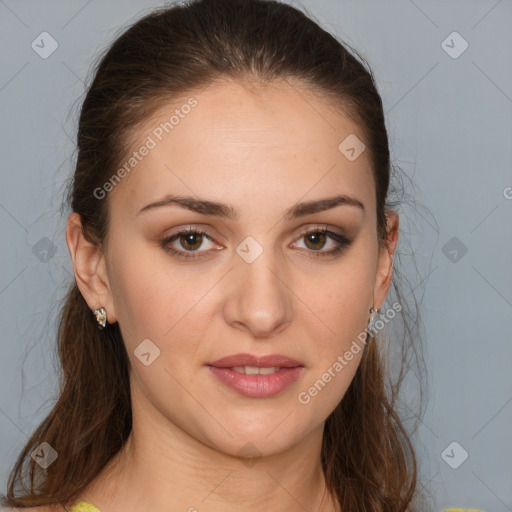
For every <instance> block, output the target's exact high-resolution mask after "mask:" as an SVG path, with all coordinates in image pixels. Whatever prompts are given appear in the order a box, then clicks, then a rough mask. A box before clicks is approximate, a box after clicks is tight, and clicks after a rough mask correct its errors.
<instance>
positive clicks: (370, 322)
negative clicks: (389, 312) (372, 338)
mask: <svg viewBox="0 0 512 512" xmlns="http://www.w3.org/2000/svg"><path fill="white" fill-rule="evenodd" d="M378 312H379V310H378V309H375V308H374V307H371V308H370V311H369V313H370V318H369V319H368V327H367V330H368V331H371V330H372V329H373V328H374V325H373V323H374V320H375V316H376V313H378Z"/></svg>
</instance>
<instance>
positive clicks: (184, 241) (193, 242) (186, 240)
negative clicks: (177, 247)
mask: <svg viewBox="0 0 512 512" xmlns="http://www.w3.org/2000/svg"><path fill="white" fill-rule="evenodd" d="M179 241H180V243H181V246H182V247H183V248H184V249H187V250H192V251H194V250H196V249H199V247H201V244H202V243H203V234H202V233H197V232H193V233H186V234H182V235H179Z"/></svg>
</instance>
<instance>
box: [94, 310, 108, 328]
mask: <svg viewBox="0 0 512 512" xmlns="http://www.w3.org/2000/svg"><path fill="white" fill-rule="evenodd" d="M92 312H93V313H94V316H95V317H96V322H97V323H98V327H99V328H100V329H104V328H105V326H106V325H107V312H106V311H105V308H99V309H93V310H92Z"/></svg>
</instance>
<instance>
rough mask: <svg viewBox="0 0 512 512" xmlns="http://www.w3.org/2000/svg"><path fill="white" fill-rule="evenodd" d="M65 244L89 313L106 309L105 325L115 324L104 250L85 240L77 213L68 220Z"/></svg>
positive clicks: (72, 214)
mask: <svg viewBox="0 0 512 512" xmlns="http://www.w3.org/2000/svg"><path fill="white" fill-rule="evenodd" d="M66 243H67V245H68V249H69V254H70V255H71V259H72V261H73V268H74V271H75V280H76V284H77V286H78V288H79V290H80V293H81V294H82V296H83V298H84V299H85V301H86V302H87V305H88V306H89V308H90V309H91V310H92V309H98V308H100V307H103V308H105V310H106V311H107V322H108V323H110V324H111V323H114V322H115V321H116V314H115V310H114V303H113V300H112V293H111V290H110V283H109V280H108V276H107V269H106V264H105V255H104V253H103V248H102V246H101V245H98V244H95V243H93V242H90V241H89V240H87V239H86V238H85V235H84V232H83V229H82V221H81V218H80V215H79V214H78V213H76V212H73V213H71V215H70V216H69V218H68V223H67V227H66Z"/></svg>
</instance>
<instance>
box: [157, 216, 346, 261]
mask: <svg viewBox="0 0 512 512" xmlns="http://www.w3.org/2000/svg"><path fill="white" fill-rule="evenodd" d="M335 230H340V231H341V232H338V231H335ZM188 233H193V234H200V235H202V236H204V237H205V238H207V239H208V240H210V242H212V243H217V240H216V239H215V237H213V236H212V235H210V234H209V233H208V231H206V230H204V229H203V228H200V227H195V226H191V225H189V226H186V227H184V228H181V229H179V230H178V231H177V232H175V233H173V234H171V235H169V236H166V237H164V238H163V239H162V240H161V241H160V245H161V246H162V248H163V249H164V250H166V251H167V252H169V253H170V254H172V255H175V256H176V257H177V258H179V259H184V260H186V259H189V260H192V259H198V258H200V257H201V255H202V254H203V253H206V254H211V252H213V251H211V250H201V251H199V250H195V251H187V250H184V249H175V248H173V247H170V246H169V244H170V243H171V242H174V241H176V240H177V239H179V237H180V236H182V235H187V234H188ZM310 233H325V234H326V236H327V238H328V239H329V240H331V241H333V242H334V243H335V244H336V247H335V248H334V249H330V250H327V251H326V250H322V249H320V250H317V251H315V250H313V249H307V248H306V249H303V248H300V252H302V253H308V256H310V257H322V256H326V257H327V256H336V255H338V254H339V253H341V252H343V251H344V250H345V249H346V248H347V247H348V246H349V245H350V244H351V243H352V239H349V238H348V237H347V236H346V235H345V232H344V230H343V229H340V228H332V229H331V228H330V227H329V226H328V225H327V224H319V225H313V226H309V227H308V228H307V229H304V230H302V231H301V232H300V233H299V234H298V235H297V236H296V237H295V238H294V241H297V240H301V239H302V238H304V237H305V236H307V235H308V234H310Z"/></svg>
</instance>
